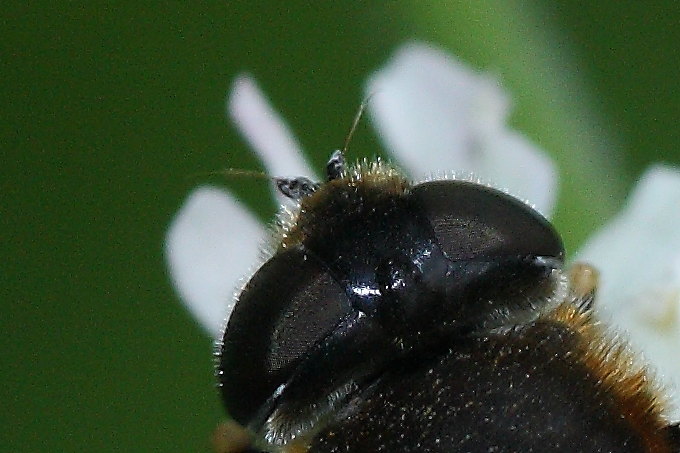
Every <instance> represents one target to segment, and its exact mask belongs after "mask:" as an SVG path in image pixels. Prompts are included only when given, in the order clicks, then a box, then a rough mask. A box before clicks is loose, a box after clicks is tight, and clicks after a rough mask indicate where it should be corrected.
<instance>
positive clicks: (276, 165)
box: [227, 75, 314, 178]
mask: <svg viewBox="0 0 680 453" xmlns="http://www.w3.org/2000/svg"><path fill="white" fill-rule="evenodd" d="M227 110H228V112H229V116H230V117H231V119H232V120H233V121H234V124H235V125H236V126H237V127H238V130H239V131H240V132H241V134H243V136H244V138H245V139H246V140H247V141H248V143H249V144H250V146H251V147H252V148H253V151H255V152H256V153H257V155H258V156H259V157H260V159H261V160H262V163H263V164H264V166H265V168H266V169H267V173H268V174H269V175H271V176H283V177H294V176H306V177H310V178H313V177H314V171H313V170H312V169H311V168H310V166H309V164H308V163H307V161H306V160H305V158H304V156H303V154H302V150H301V148H300V145H299V144H298V142H297V140H296V139H295V137H294V136H293V134H292V132H291V131H290V129H289V128H288V126H287V125H286V123H285V122H284V121H283V119H282V118H281V117H280V116H279V114H278V113H277V112H276V111H275V110H274V109H273V108H272V106H271V105H270V104H269V102H268V101H267V99H266V98H265V96H264V94H262V91H261V90H260V89H259V88H258V86H257V83H256V82H255V80H254V79H253V78H252V77H250V76H248V75H241V76H239V77H237V78H236V80H234V84H233V85H232V88H231V92H230V94H229V98H228V99H227Z"/></svg>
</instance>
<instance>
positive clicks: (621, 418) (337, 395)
mask: <svg viewBox="0 0 680 453" xmlns="http://www.w3.org/2000/svg"><path fill="white" fill-rule="evenodd" d="M327 175H328V182H326V183H324V184H316V183H312V182H310V181H307V180H302V179H295V180H278V185H279V188H280V190H281V192H282V193H283V194H285V195H287V196H289V197H291V198H294V199H296V200H298V202H299V209H298V210H297V211H296V212H295V213H294V214H293V215H292V217H291V218H290V219H288V220H287V221H286V222H283V225H282V227H281V231H280V242H279V244H278V248H277V250H276V252H275V253H274V254H273V256H272V258H271V259H269V260H268V261H267V262H266V263H264V264H263V265H262V267H261V268H260V269H259V270H258V271H257V272H256V273H255V275H254V276H253V277H252V278H251V280H250V281H249V282H248V284H247V285H246V286H245V288H244V289H243V291H242V293H241V295H240V296H239V301H238V303H237V305H236V307H235V309H234V311H233V313H232V315H231V318H230V320H229V324H228V327H227V329H226V331H225V334H224V337H223V342H222V344H221V345H220V350H219V353H220V358H219V364H218V375H219V380H220V387H221V391H222V397H223V400H224V403H225V405H226V407H227V409H228V411H229V413H230V414H231V415H232V416H233V417H234V418H235V419H236V420H237V421H238V422H239V423H241V424H242V425H244V426H246V427H247V428H248V429H249V430H250V431H251V432H252V433H253V434H254V437H255V446H256V447H257V448H259V449H262V450H267V451H292V449H293V448H300V449H302V450H303V451H304V450H307V449H309V451H511V450H512V451H546V450H543V449H541V448H539V447H540V446H543V447H545V448H547V449H548V450H551V449H552V450H555V451H559V450H560V448H561V447H560V446H562V447H563V448H564V451H637V450H630V449H629V450H626V449H625V448H628V447H631V448H632V447H635V448H645V447H646V446H648V445H652V446H661V447H663V448H666V447H668V445H670V444H669V443H668V442H669V441H668V440H667V437H668V436H667V435H666V434H664V435H659V436H658V437H657V438H652V437H653V435H650V434H648V433H649V432H653V433H657V432H661V430H662V429H663V428H664V425H663V423H662V421H661V418H660V415H659V411H658V410H657V409H656V405H655V400H654V397H653V395H651V393H650V392H651V391H650V390H649V389H647V388H646V387H644V386H643V387H642V388H641V389H640V392H641V395H642V396H641V399H640V400H639V401H638V400H636V401H637V402H635V401H633V403H630V404H629V405H628V406H626V408H624V409H621V410H626V411H628V412H630V410H629V408H630V407H633V406H635V405H636V404H637V405H638V406H644V405H645V404H647V406H649V407H646V409H645V411H646V412H645V413H646V414H648V416H647V418H645V417H642V418H640V419H637V418H636V419H635V420H633V419H632V418H631V417H628V416H627V415H626V414H623V415H622V414H621V413H620V412H621V411H620V410H619V409H618V407H617V404H619V402H620V401H621V400H622V399H625V398H624V396H625V392H624V391H623V390H621V388H618V387H616V385H615V384H611V385H610V384H606V385H608V386H609V387H606V386H604V384H602V382H608V381H606V379H605V378H604V377H598V376H599V375H598V373H600V374H603V373H604V374H606V373H607V372H610V374H611V371H612V370H611V369H610V368H611V367H617V366H619V365H620V363H619V362H617V361H616V360H614V361H612V359H611V358H607V357H604V356H600V355H597V354H594V355H592V357H591V356H589V355H588V354H589V353H588V349H587V347H586V346H587V343H588V342H597V341H599V340H598V339H597V338H599V337H598V336H597V335H598V334H595V333H592V329H591V328H590V327H591V324H590V323H591V321H590V315H589V312H588V311H587V310H588V305H589V303H586V302H587V301H589V300H591V299H592V293H591V292H587V293H588V297H590V298H591V299H588V298H587V297H586V295H584V294H580V293H579V294H578V295H576V294H577V292H576V290H575V287H576V286H575V285H572V286H571V288H570V287H569V285H568V278H567V276H566V273H565V272H564V271H563V270H562V267H563V256H564V250H563V246H562V242H561V240H560V238H559V236H558V235H557V234H556V232H555V231H554V229H553V228H552V226H551V225H550V224H549V223H548V222H547V221H546V220H545V219H544V218H543V217H542V216H541V215H540V214H538V213H537V212H536V211H534V210H533V209H531V208H530V207H529V206H527V205H526V204H524V203H523V202H521V201H518V200H516V199H515V198H513V197H511V196H509V195H507V194H505V193H503V192H500V191H497V190H495V189H491V188H489V187H486V186H483V185H479V184H476V183H472V182H468V181H456V180H443V181H430V182H424V183H421V184H416V185H411V184H410V183H409V182H408V181H407V180H406V179H405V178H404V177H403V176H402V175H401V174H400V173H399V172H398V171H397V170H395V169H394V168H392V167H390V166H387V165H385V164H383V163H380V162H375V163H370V164H367V163H363V164H361V165H359V166H357V167H355V168H352V169H349V170H348V169H346V168H345V166H344V160H343V157H342V153H335V154H334V155H333V156H332V157H331V160H330V161H329V163H328V166H327ZM598 344H599V343H598ZM589 361H590V362H592V363H590V362H589ZM607 367H610V368H607ZM603 370H604V371H603ZM607 370H609V371H607ZM604 374H603V376H604ZM622 376H623V377H624V378H626V377H628V374H626V372H623V374H622ZM598 382H599V383H598ZM622 395H623V396H622ZM572 399H573V400H572ZM626 401H627V400H626ZM635 407H637V406H635ZM616 417H618V419H616V421H615V422H613V423H608V420H610V419H611V418H616ZM585 420H588V422H586V421H585ZM633 423H638V425H639V426H642V427H643V428H639V429H638V428H635V427H633ZM645 430H647V431H645ZM638 431H643V432H642V434H640V433H639V432H638ZM583 436H585V437H586V440H585V441H584V442H582V443H581V444H574V442H575V439H581V438H582V437H583ZM650 438H652V440H649V439H650ZM655 439H656V440H655ZM581 440H582V439H581ZM508 442H512V443H514V445H515V446H516V447H517V449H513V448H509V447H508V448H509V449H506V448H505V447H503V445H506V446H507V445H510V444H509V443H508ZM655 442H656V443H655ZM574 445H583V448H584V449H583V450H578V448H577V449H576V450H573V449H571V450H569V448H570V447H573V446H574ZM496 447H497V448H498V449H497V450H493V448H496ZM591 447H592V448H591ZM619 447H621V448H623V450H622V449H621V448H619ZM531 448H535V450H531ZM589 448H590V449H589ZM617 448H619V449H618V450H617ZM655 448H656V447H655ZM669 448H670V447H669ZM640 451H644V450H640ZM650 451H651V450H650ZM654 451H657V450H654ZM658 451H664V450H658ZM668 451H670V450H668Z"/></svg>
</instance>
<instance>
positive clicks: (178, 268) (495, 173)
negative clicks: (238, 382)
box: [166, 44, 680, 415]
mask: <svg viewBox="0 0 680 453" xmlns="http://www.w3.org/2000/svg"><path fill="white" fill-rule="evenodd" d="M366 92H367V94H372V95H373V97H372V99H371V101H370V103H369V105H368V109H369V113H370V115H371V118H372V120H373V123H374V124H375V125H376V127H377V129H378V132H379V134H380V136H381V137H382V139H383V140H384V142H385V146H386V148H387V149H388V150H389V151H390V153H391V155H392V157H393V159H394V160H395V161H396V163H398V164H399V165H400V166H401V167H402V169H404V170H405V171H407V173H409V174H410V175H411V176H412V177H413V178H414V179H415V180H418V179H422V178H423V177H426V176H428V175H431V174H434V173H436V172H438V171H441V170H452V169H453V170H456V172H457V173H459V172H462V173H467V174H469V173H472V174H474V175H475V176H476V177H478V178H480V179H482V180H484V181H493V182H494V183H495V186H496V187H500V188H502V189H505V190H507V191H509V192H510V193H512V194H514V195H516V196H518V197H519V198H522V199H525V200H529V201H530V202H532V203H533V204H534V206H535V207H536V209H538V210H539V211H540V212H542V213H543V214H544V215H546V216H549V215H550V212H551V211H552V208H553V205H554V202H555V198H556V186H557V176H556V171H555V169H554V167H553V164H552V162H551V161H550V160H549V159H548V158H547V157H546V156H545V155H544V154H543V153H542V152H541V151H540V150H538V149H537V148H536V147H534V146H533V145H532V144H531V143H530V142H529V141H528V140H527V139H526V138H524V137H523V136H522V135H520V134H519V133H518V132H516V131H513V130H511V129H509V128H508V127H507V126H506V119H507V114H508V109H509V102H508V98H507V97H506V96H505V95H504V93H503V91H502V90H501V88H500V86H499V84H498V83H497V82H496V81H495V80H494V79H493V78H491V77H490V76H488V75H484V74H479V73H477V72H474V71H472V70H470V69H469V68H467V67H466V66H464V65H463V64H462V63H461V62H459V61H456V60H453V59H452V58H450V57H448V56H447V55H445V54H443V53H442V52H440V51H439V50H436V49H433V48H432V47H429V46H426V45H422V44H410V45H407V46H404V47H402V48H401V49H400V50H399V51H398V52H397V53H396V54H395V56H394V57H393V58H392V60H391V61H390V62H388V64H387V65H386V66H385V67H384V68H382V69H380V70H379V71H377V72H376V73H375V74H373V75H372V76H371V77H370V78H369V80H368V83H367V87H366ZM227 110H228V112H229V115H230V117H231V119H232V120H233V121H234V123H235V124H236V126H237V127H238V129H239V130H240V131H241V133H242V134H243V136H244V137H245V139H246V140H247V141H248V142H249V144H250V145H251V147H252V148H253V150H254V151H255V152H256V153H257V155H258V156H259V158H260V159H261V161H262V163H263V164H264V166H265V168H266V170H267V172H268V173H269V174H271V175H275V176H284V177H285V176H308V177H312V178H314V172H313V171H312V170H311V169H310V167H309V165H308V164H307V162H306V161H305V159H304V157H303V154H302V152H301V150H300V147H299V145H298V143H297V141H296V140H295V138H294V137H293V134H292V133H291V132H290V130H289V129H288V127H287V126H286V125H285V123H284V122H283V120H282V119H281V118H280V117H279V116H278V115H277V113H276V112H275V111H274V110H273V108H272V107H271V106H270V105H269V104H268V102H267V101H266V100H265V98H264V96H263V94H262V93H261V92H260V90H259V89H258V87H257V85H256V84H255V82H254V80H253V79H252V78H250V77H248V76H241V77H239V78H237V79H236V81H235V82H234V85H233V87H232V91H231V94H230V96H229V98H228V102H227ZM332 145H334V144H329V155H330V151H331V148H332ZM335 145H337V144H335ZM274 192H275V193H276V191H274ZM677 206H680V174H679V173H678V172H676V171H674V170H670V169H664V168H655V169H652V170H650V171H649V172H648V173H647V174H646V175H645V177H644V178H643V181H642V182H641V184H640V187H639V188H638V189H637V190H636V191H635V193H634V195H633V197H632V198H631V202H630V205H629V206H628V208H627V209H626V210H625V211H624V212H623V213H622V214H621V216H620V217H619V218H617V219H615V220H614V221H613V222H612V223H611V224H610V225H608V226H607V227H605V228H604V229H603V230H602V231H601V232H599V233H598V234H596V235H595V236H594V237H593V239H592V240H591V241H590V242H589V243H588V244H587V245H586V246H585V247H584V250H583V251H582V252H581V253H580V254H579V255H578V259H579V260H585V261H588V262H590V263H592V264H594V265H596V267H597V268H599V270H600V271H601V282H602V285H601V288H600V291H599V293H598V301H597V304H598V305H599V306H601V307H602V309H603V311H604V312H605V313H606V314H608V315H609V316H611V317H612V318H613V321H614V322H615V323H617V324H619V325H620V326H622V327H623V328H625V329H626V330H628V331H629V332H630V335H631V336H632V340H633V341H634V343H636V344H637V345H639V346H641V347H642V348H643V349H644V352H645V353H646V354H647V355H648V358H649V359H651V360H652V362H653V363H654V364H655V366H656V367H657V368H658V369H659V372H660V374H661V375H662V376H663V377H665V378H667V379H668V380H669V381H673V380H675V382H677V383H678V384H680V361H678V360H675V358H674V356H675V354H673V352H674V348H676V347H677V346H680V314H679V311H680V310H679V308H678V307H679V306H680V301H679V299H680V228H677V227H676V223H675V221H678V220H680V210H678V208H677ZM265 238H266V229H265V228H264V227H263V226H262V225H261V224H259V222H258V221H257V220H256V219H255V218H254V216H253V215H252V214H251V213H250V212H249V210H248V209H247V208H246V207H245V206H243V205H242V204H240V203H239V202H238V201H237V200H236V199H235V198H234V197H233V196H232V195H231V194H229V193H228V192H226V191H224V190H222V189H217V188H212V187H201V188H198V189H196V190H195V191H194V192H193V193H192V194H191V195H190V196H189V197H188V199H187V201H186V202H185V203H184V206H183V207H182V208H181V210H180V211H179V213H178V214H177V216H176V218H175V219H174V221H173V222H172V225H171V227H170V229H169V231H168V237H167V241H166V255H167V259H168V263H169V268H170V274H171V277H172V280H173V282H174V284H175V286H176V288H177V290H178V292H179V294H180V296H181V298H182V300H183V301H184V302H185V303H186V305H187V307H188V308H189V310H191V312H192V313H193V314H194V315H195V316H196V317H197V318H198V320H199V321H200V322H201V324H202V325H203V326H205V327H206V329H207V330H208V331H209V332H210V333H211V334H213V335H217V334H218V333H219V331H220V327H221V326H222V325H223V322H224V319H226V318H227V317H228V315H229V312H230V311H231V308H232V307H233V303H234V301H235V298H234V293H235V292H237V291H238V289H239V286H240V284H239V282H243V281H244V280H243V279H244V277H246V278H247V277H248V276H249V272H252V271H254V270H255V267H256V266H257V265H258V264H260V263H261V262H262V257H261V256H260V247H261V246H262V245H263V243H264V240H265ZM678 407H680V404H678ZM678 414H680V412H678V413H677V414H676V415H678Z"/></svg>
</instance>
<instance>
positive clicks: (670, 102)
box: [0, 0, 680, 452]
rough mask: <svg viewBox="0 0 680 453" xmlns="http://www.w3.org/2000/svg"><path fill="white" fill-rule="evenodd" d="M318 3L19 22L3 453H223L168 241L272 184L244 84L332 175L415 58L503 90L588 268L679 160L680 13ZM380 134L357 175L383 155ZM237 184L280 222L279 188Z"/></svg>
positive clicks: (5, 39)
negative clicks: (197, 194)
mask: <svg viewBox="0 0 680 453" xmlns="http://www.w3.org/2000/svg"><path fill="white" fill-rule="evenodd" d="M305 3H308V2H286V3H283V2H277V1H266V2H257V3H256V4H255V2H204V3H201V2H172V1H171V2H116V3H113V2H111V3H108V2H87V3H82V4H79V3H76V2H59V3H58V6H54V5H55V2H46V1H36V2H16V1H10V2H5V4H4V7H3V11H2V13H0V18H1V22H0V23H1V24H2V26H1V28H0V48H1V49H2V53H1V57H0V65H1V67H2V72H1V77H2V83H1V84H0V92H1V93H2V107H3V108H2V121H0V130H1V131H2V132H1V136H0V137H1V138H0V145H1V147H2V157H3V162H2V203H1V205H0V209H1V210H2V211H1V214H2V232H1V234H0V238H1V240H2V244H3V247H2V251H3V255H4V256H3V263H4V264H3V266H2V272H1V274H0V279H2V280H1V283H2V284H1V288H2V303H3V310H2V316H1V320H2V321H1V322H2V325H1V326H0V327H1V328H2V332H3V335H2V340H0V341H1V342H2V343H1V345H0V348H1V350H2V354H1V355H0V356H1V357H2V359H1V360H2V361H1V362H0V365H1V368H0V369H1V370H2V371H1V372H2V386H1V390H0V391H1V392H2V395H1V397H2V401H3V410H2V411H0V412H1V414H2V415H0V417H2V419H0V425H1V426H2V427H3V428H2V430H1V431H0V432H1V433H2V434H0V450H2V451H21V452H33V451H35V452H39V451H40V452H42V451H99V452H108V451H163V452H190V451H208V450H209V441H208V439H209V435H210V433H211V432H212V430H213V428H214V426H215V424H216V423H217V421H218V420H219V419H220V417H221V415H222V410H221V408H220V406H219V404H218V398H217V396H216V392H215V389H214V386H213V377H212V357H211V352H212V349H211V340H210V338H208V337H207V336H206V335H205V334H204V333H203V331H202V330H201V328H200V327H199V326H198V325H196V324H195V323H194V321H193V319H192V318H191V317H190V316H189V315H188V314H187V312H185V310H184V309H183V307H182V306H181V304H180V302H179V300H178V299H177V297H176V296H175V294H174V292H173V290H172V287H171V286H170V283H169V281H168V278H167V275H166V268H165V263H164V260H163V254H162V244H163V239H164V234H165V230H166V228H167V225H168V223H169V222H170V220H171V218H172V216H173V214H174V213H175V212H176V211H177V209H178V207H179V206H180V204H181V203H182V201H183V199H184V197H185V196H186V195H187V194H188V193H189V191H190V190H191V188H192V187H195V186H196V185H198V184H200V183H203V182H206V181H207V180H208V178H204V177H196V176H192V175H195V174H197V173H201V172H209V171H212V170H216V169H221V168H224V167H226V166H232V167H241V168H258V165H259V164H258V162H257V161H256V160H255V159H254V158H253V157H252V156H251V155H249V154H248V150H247V148H246V146H245V145H244V143H243V142H242V140H241V139H240V138H239V136H238V135H237V134H236V132H235V131H234V129H233V128H232V127H231V126H230V125H229V124H228V122H227V120H226V118H225V115H224V101H225V95H226V93H227V90H228V88H229V86H230V84H231V81H232V80H233V78H234V76H235V75H236V74H237V73H239V72H241V71H248V72H250V73H251V74H253V75H254V76H255V77H256V78H257V79H258V81H259V82H260V84H261V86H262V88H263V89H264V90H265V91H266V93H267V94H268V95H269V96H270V98H271V99H272V101H273V103H274V105H275V106H276V107H277V108H278V109H279V110H280V111H281V112H282V113H283V115H284V116H285V118H286V119H287V120H288V121H289V123H290V125H291V127H292V129H293V130H294V131H295V133H296V134H297V136H298V138H299V139H300V141H301V143H302V144H303V146H304V148H305V149H306V150H307V151H308V155H309V157H310V159H311V160H312V162H313V163H314V164H315V165H318V166H321V165H322V164H323V163H324V161H325V159H326V158H327V156H328V153H329V151H330V150H332V149H334V148H335V147H337V146H339V145H340V144H341V143H342V141H343V140H344V137H345V134H346V131H347V128H348V126H349V123H350V122H351V119H352V117H353V115H354V112H355V109H356V108H357V106H358V104H359V102H360V101H361V98H362V86H363V82H364V80H365V78H366V76H367V75H368V74H369V73H370V72H371V71H372V70H374V69H376V68H378V67H379V66H380V65H381V64H382V63H384V62H385V60H386V59H387V58H388V56H389V55H390V54H391V52H392V51H393V50H394V49H395V48H396V47H397V46H398V45H399V44H400V43H402V42H404V41H405V40H411V39H418V40H425V41H428V42H431V43H434V44H437V45H439V46H442V47H443V48H445V49H447V50H448V51H450V52H451V53H453V54H456V55H458V56H460V57H461V58H462V59H464V60H465V61H467V62H469V63H470V64H471V65H473V66H474V67H477V68H480V69H486V70H489V71H492V72H493V73H495V74H497V75H498V76H499V77H500V78H501V80H502V81H503V84H504V85H505V87H506V88H507V91H508V92H509V93H510V94H511V95H512V97H513V100H514V105H515V109H514V110H513V114H512V118H511V122H512V123H513V124H514V125H515V126H516V127H517V128H519V129H520V130H522V131H523V132H525V133H526V134H527V135H528V136H529V137H531V139H532V140H534V141H535V142H537V143H539V144H540V145H541V146H542V147H544V148H545V149H546V150H547V151H548V152H550V153H552V154H553V155H554V156H555V158H556V159H557V160H558V162H559V165H560V172H561V178H562V182H563V184H562V186H561V190H562V191H561V196H560V201H559V203H560V204H559V209H558V212H557V214H556V218H555V220H556V223H557V226H558V228H559V229H560V230H561V231H562V232H563V233H564V234H565V237H566V242H567V245H568V247H569V249H570V250H571V251H573V250H574V249H575V248H576V247H577V246H578V244H579V243H580V242H581V241H582V240H583V239H584V238H585V237H586V236H587V234H588V233H589V232H590V231H592V230H593V229H594V228H595V227H596V226H597V225H599V224H601V223H602V222H604V221H605V220H606V219H607V218H608V217H610V216H611V215H612V214H613V213H614V212H615V210H616V209H617V207H619V206H620V205H621V203H622V202H623V201H624V197H625V194H626V192H627V191H628V190H629V189H630V187H631V186H632V184H633V183H634V181H635V178H636V177H637V176H638V175H639V173H640V172H641V171H642V170H643V169H644V168H645V166H646V165H647V164H649V163H650V162H654V161H665V162H668V163H672V164H679V163H680V148H678V146H677V144H678V143H679V140H678V138H679V137H678V131H679V128H678V123H679V120H680V111H679V108H678V107H679V106H680V91H679V90H678V79H677V77H678V74H680V58H679V56H678V45H677V43H678V42H680V28H679V27H678V24H679V23H680V8H678V6H677V3H676V2H674V1H647V2H619V1H599V2H573V1H566V0H560V1H553V2H531V1H525V2H518V1H507V0H506V1H500V0H499V1H495V2H494V1H488V0H480V1H476V2H459V1H450V2H423V1H419V0H412V1H405V0H404V1H392V2H370V3H369V2H323V3H322V2H316V3H315V6H313V7H312V6H305V5H304V4H305ZM368 123H369V122H368V121H365V122H364V123H363V124H362V126H361V128H360V130H359V131H358V133H357V134H356V136H355V137H356V138H355V139H354V141H353V143H352V148H351V156H350V157H359V156H365V155H366V156H372V155H374V154H376V153H379V152H380V150H379V144H378V141H377V138H376V137H375V135H374V133H373V132H372V130H371V127H370V124H368ZM222 183H224V184H228V186H229V187H230V188H232V189H233V190H235V191H236V192H237V193H238V194H240V195H242V196H243V197H244V199H245V200H246V201H247V202H248V203H250V204H251V206H253V207H257V208H258V209H259V211H258V212H259V214H260V215H261V216H262V219H264V220H266V219H268V218H269V216H270V215H271V214H272V213H273V210H274V205H273V203H272V202H271V201H266V202H264V203H263V202H262V201H261V200H262V199H264V200H268V198H267V197H268V188H267V187H264V186H263V184H262V183H261V182H259V181H241V180H238V181H229V182H222ZM258 200H260V202H259V204H258Z"/></svg>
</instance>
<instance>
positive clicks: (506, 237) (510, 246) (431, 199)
mask: <svg viewBox="0 0 680 453" xmlns="http://www.w3.org/2000/svg"><path fill="white" fill-rule="evenodd" d="M411 197H412V198H413V199H414V201H415V205H416V206H420V207H422V209H423V210H424V213H425V216H426V217H427V219H428V220H429V223H430V225H431V226H432V228H433V230H434V234H435V237H436V238H437V240H438V242H439V245H440V247H441V248H442V250H443V251H444V253H446V255H447V256H448V257H449V258H450V259H451V260H453V261H463V260H476V259H487V258H498V257H510V256H514V257H523V256H541V257H550V258H556V259H559V260H561V259H562V257H563V255H564V247H563V245H562V241H561V239H560V237H559V236H558V235H557V233H556V232H555V230H554V229H553V227H552V226H551V225H550V223H549V222H548V221H547V220H546V219H545V218H544V217H543V216H541V214H539V213H538V212H537V211H535V210H533V209H531V208H530V207H529V206H527V205H526V204H525V203H523V202H521V201H520V200H517V199H516V198H513V197H512V196H510V195H507V194H505V193H503V192H500V191H498V190H496V189H492V188H489V187H486V186H482V185H479V184H475V183H471V182H467V181H431V182H426V183H423V184H419V185H417V186H416V187H414V188H413V189H412V191H411Z"/></svg>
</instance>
